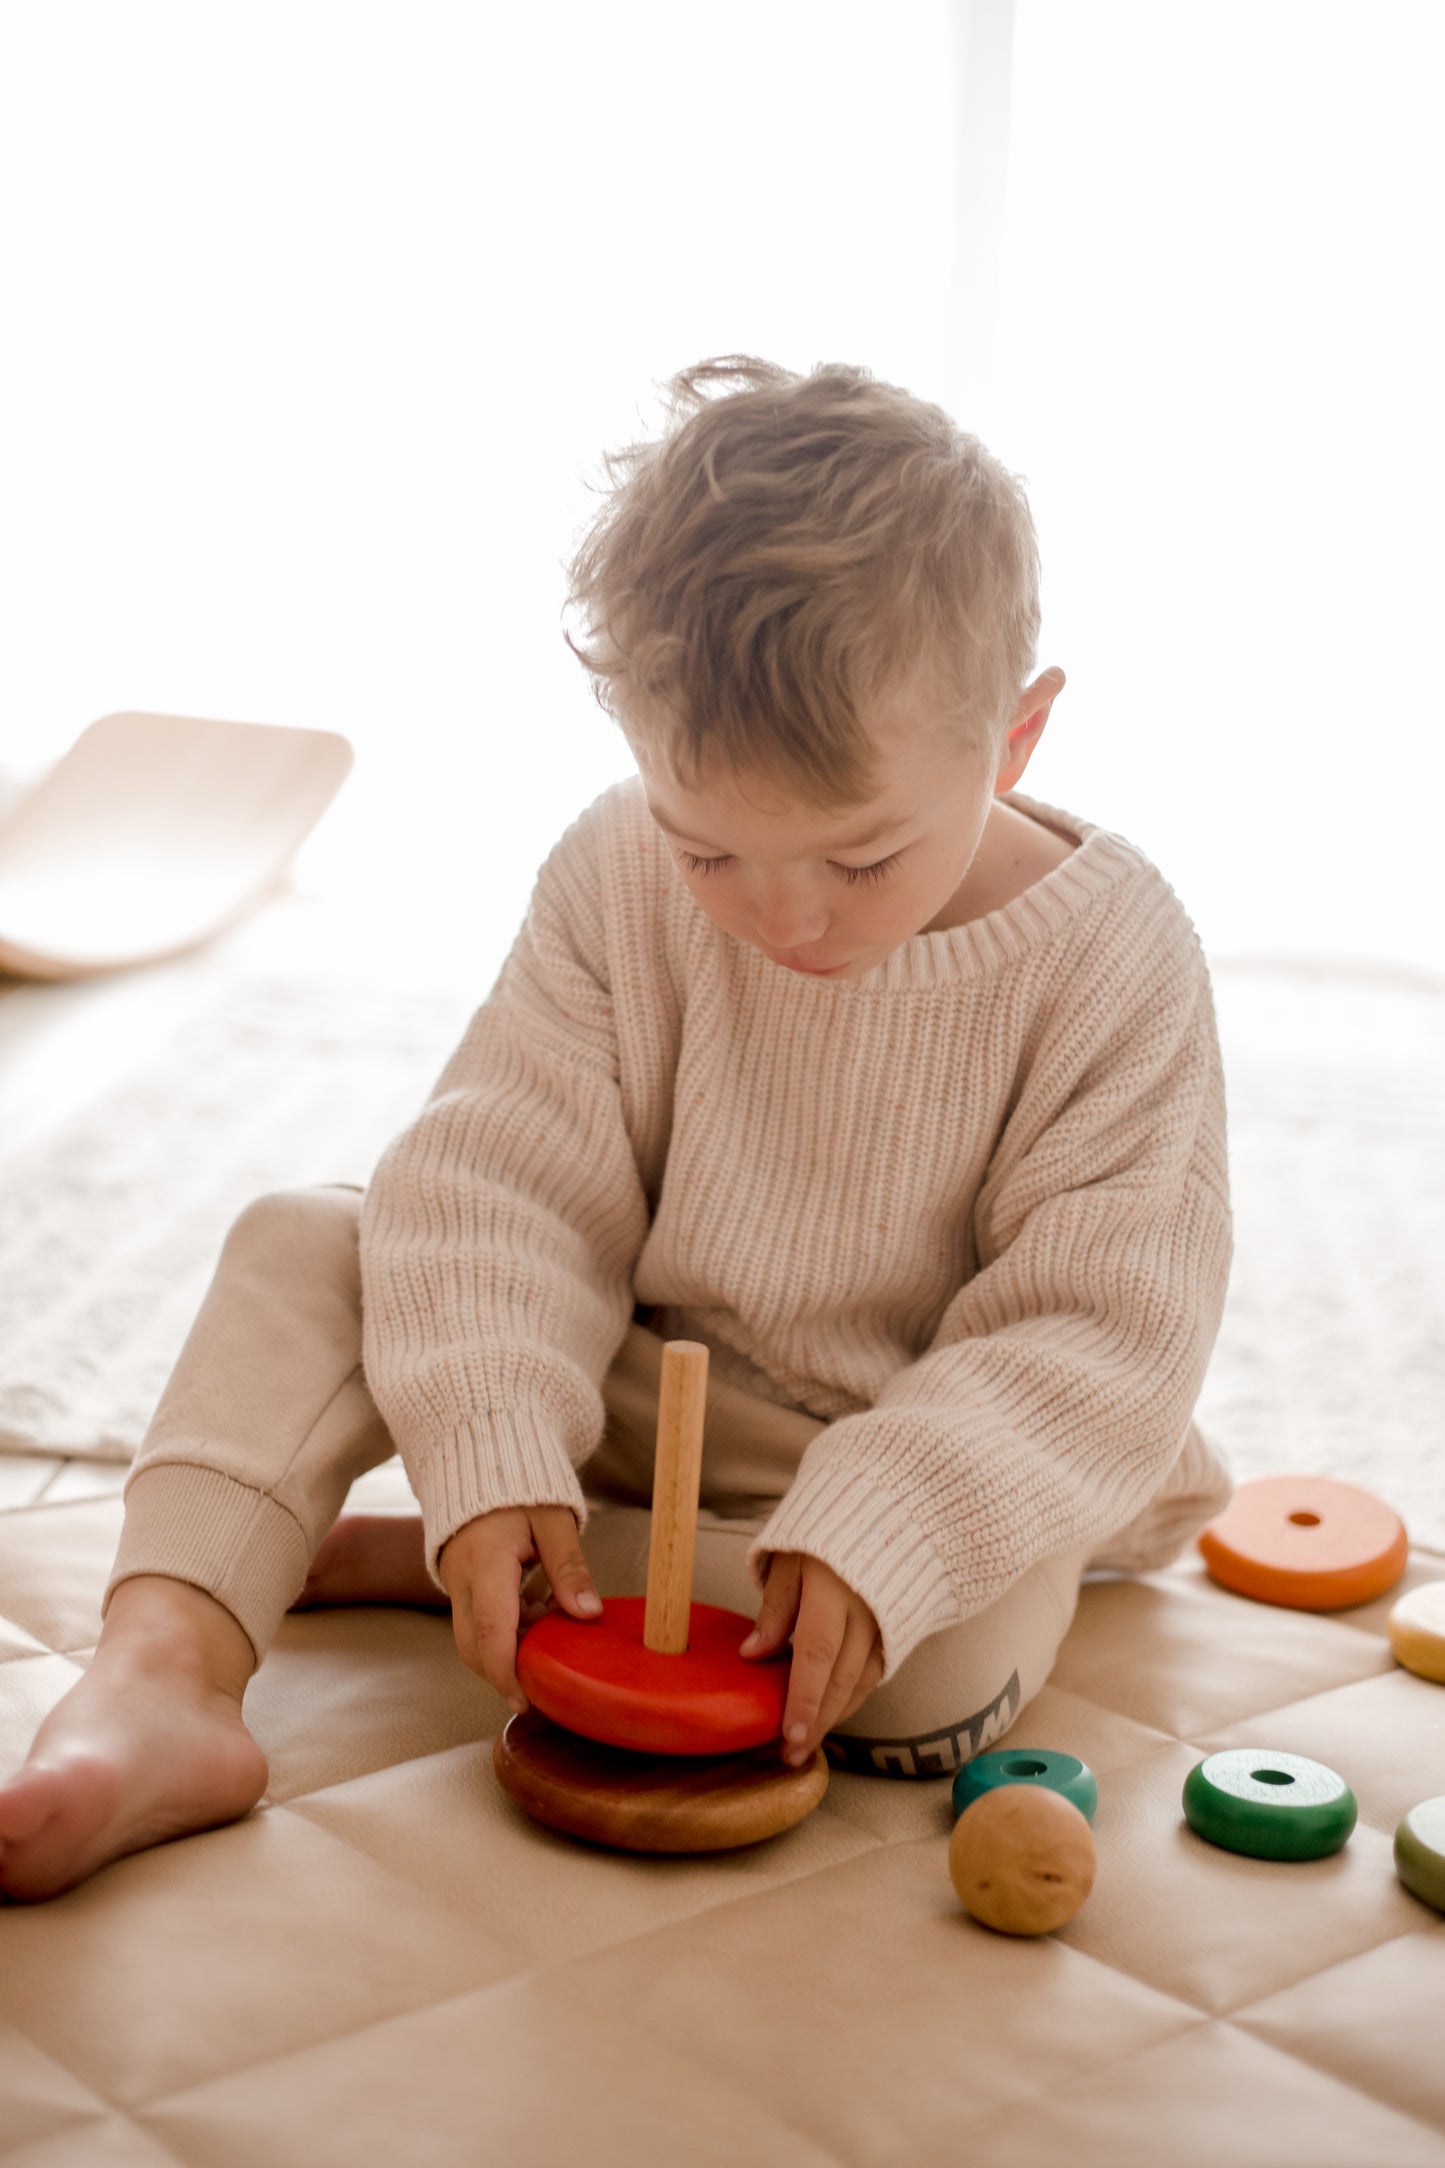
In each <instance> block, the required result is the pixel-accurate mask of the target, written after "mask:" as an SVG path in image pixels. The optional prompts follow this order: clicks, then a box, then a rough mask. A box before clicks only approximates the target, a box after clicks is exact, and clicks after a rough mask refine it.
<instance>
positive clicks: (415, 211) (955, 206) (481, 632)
mask: <svg viewBox="0 0 1445 2168" xmlns="http://www.w3.org/2000/svg"><path fill="white" fill-rule="evenodd" d="M1010 26H1011V28H1010ZM989 54H991V55H992V56H993V57H992V60H991V61H990V63H989V64H990V65H991V66H995V67H996V66H997V63H998V60H999V56H1000V54H1001V55H1002V58H1003V62H1004V67H1003V75H1002V83H1003V89H1004V90H1005V91H1006V93H1007V95H1008V105H1007V109H1006V112H1005V111H1003V110H1002V109H1000V108H998V107H997V106H996V105H995V106H994V107H988V106H987V101H986V98H985V106H984V108H983V109H980V106H979V102H978V101H979V98H980V95H981V87H982V93H987V92H988V85H989V80H990V77H989V71H988V67H986V66H985V65H984V56H986V55H989ZM1010 54H1011V73H1010V70H1009V68H1008V65H1007V63H1008V59H1009V56H1010ZM970 56H972V57H970ZM1442 62H1445V10H1442V9H1441V8H1440V7H1438V6H1437V5H1435V4H1433V0H1420V4H1406V0H1393V4H1391V0H1371V4H1369V5H1355V4H1351V5H1324V4H1321V0H1227V4H1226V0H1211V4H1208V5H1200V4H1193V0H1191V4H1184V0H1173V4H1169V5H1159V4H1157V0H1149V4H1128V5H1124V4H1119V0H1089V4H1088V5H1078V4H1077V0H1018V5H1017V6H1016V8H1014V9H1012V10H1010V9H1009V8H1007V7H1006V6H1000V5H998V4H996V0H982V4H981V5H979V6H977V7H975V8H973V9H970V8H968V7H967V6H965V5H961V4H960V5H950V4H948V0H910V4H909V5H907V6H896V7H884V6H882V5H879V4H876V0H875V4H859V0H826V4H821V0H764V4H755V0H734V4H733V5H731V6H730V7H729V8H727V9H726V10H723V11H718V10H705V11H704V10H691V9H679V8H677V7H675V6H673V5H662V4H650V0H649V4H642V0H611V4H610V5H607V6H601V7H599V6H597V5H581V4H575V5H574V4H560V0H552V4H550V5H545V6H538V7H534V8H529V9H512V8H508V9H505V10H504V9H502V8H499V7H498V8H494V7H492V6H488V5H480V4H473V5H460V4H456V0H404V4H402V0H385V4H376V0H370V4H368V0H347V4H346V5H344V6H343V5H340V4H331V0H327V4H320V0H285V4H278V0H251V4H249V5H247V6H246V7H245V8H230V7H221V6H219V5H213V4H204V0H165V4H162V0H104V4H102V0H43V4H41V0H0V314H3V332H4V336H3V341H0V620H3V637H0V767H8V768H10V769H12V770H19V771H22V772H27V773H35V774H38V773H39V772H41V771H42V770H43V769H44V768H45V767H46V766H48V765H49V764H50V763H51V762H53V761H54V760H56V759H58V758H59V757H60V755H61V754H62V753H63V752H64V751H65V749H66V748H67V747H68V746H69V745H70V744H71V742H72V741H73V740H74V738H75V737H76V736H77V735H78V734H79V733H80V731H81V730H82V729H83V728H84V727H85V726H86V724H87V723H89V722H91V721H92V720H94V719H95V718H96V717H98V716H101V715H104V714H108V713H110V712H112V711H114V710H117V709H124V708H141V709H154V710H160V711H162V712H166V713H178V714H187V713H189V714H196V715H206V716H217V717H222V718H226V719H230V720H239V721H253V722H267V723H288V724H298V725H313V726H319V727H322V728H326V729H332V730H340V731H343V732H344V733H345V734H346V735H347V737H348V738H349V739H350V740H351V742H352V744H353V745H354V747H355V749H356V755H357V759H356V767H355V769H354V771H353V774H352V776H351V778H350V779H349V780H348V782H347V784H346V785H345V787H344V789H343V791H342V793H341V796H340V797H339V798H338V799H337V801H336V803H335V805H334V806H333V808H332V810H331V811H330V813H328V815H327V816H326V818H325V820H324V821H323V823H322V825H321V827H320V828H319V829H318V830H317V831H316V833H315V835H314V836H313V838H312V839H311V841H310V842H309V843H308V844H307V845H306V846H305V849H304V851H303V853H302V858H301V861H300V864H299V866H298V873H299V874H301V875H303V876H304V878H305V879H306V880H307V881H308V882H311V883H314V884H316V885H318V886H319V887H321V888H323V889H324V890H326V891H327V892H329V893H335V894H337V895H338V896H352V897H354V898H355V899H356V903H357V908H358V909H361V908H363V907H364V908H365V909H367V910H368V911H369V912H371V913H372V914H373V915H374V917H375V918H376V921H377V923H378V924H381V925H385V926H386V927H387V928H388V929H390V932H391V934H392V935H393V936H394V939H395V942H396V944H397V953H398V954H399V955H404V954H405V953H406V951H407V948H408V946H409V945H414V944H418V943H420V944H425V943H426V942H427V941H428V939H430V938H433V937H434V936H435V935H436V929H438V928H440V927H443V926H445V927H447V928H449V929H451V930H452V932H451V938H452V940H453V942H454V944H456V943H457V937H458V936H459V948H460V955H461V959H462V960H461V963H460V966H459V968H462V969H464V970H465V971H466V972H467V973H468V975H469V976H472V977H474V978H475V980H476V984H477V990H478V997H480V994H481V992H484V991H485V988H486V985H487V984H489V983H490V978H491V976H492V974H493V973H494V971H495V968H496V965H497V964H498V963H499V962H500V960H501V957H502V955H503V954H504V953H505V951H506V948H507V946H508V945H509V943H510V940H511V938H512V936H513V934H514V932H515V929H516V926H517V924H518V922H519V920H520V917H521V914H522V912H523V910H524V909H525V906H526V900H527V895H528V893H529V890H530V885H531V881H532V878H533V875H534V873H535V870H536V867H537V864H538V863H539V861H540V859H541V858H542V857H543V856H544V855H545V853H546V851H547V849H548V848H549V847H550V845H551V843H552V842H553V841H554V840H555V838H556V836H557V835H558V834H559V833H560V832H561V830H562V828H563V827H565V826H566V825H567V823H568V822H569V821H570V820H571V819H572V818H573V817H574V816H575V814H576V813H577V812H579V811H580V810H581V809H582V807H583V806H585V805H586V804H587V803H588V802H589V801H590V800H591V799H592V798H593V797H594V796H595V795H596V794H597V792H598V791H600V790H601V789H603V788H604V787H605V786H606V785H607V784H608V783H610V782H612V781H613V780H615V779H616V778H617V777H618V776H621V775H624V774H626V773H628V772H630V761H629V758H628V755H627V750H626V747H625V744H624V743H623V741H622V739H621V738H620V736H619V735H618V734H617V732H616V730H615V728H614V726H613V725H612V724H611V723H610V721H609V720H608V719H607V717H606V716H605V715H604V714H603V713H602V712H601V711H600V709H598V708H597V707H596V706H595V704H594V703H593V700H592V697H591V694H590V690H589V688H588V685H587V682H586V679H585V675H584V673H583V671H582V669H581V666H580V664H578V663H577V662H576V661H575V659H574V658H573V657H572V656H571V654H570V653H569V652H568V650H567V649H566V647H565V645H564V644H563V640H562V628H563V623H564V619H563V617H562V614H561V612H562V603H563V596H564V576H563V563H564V560H565V558H566V557H567V556H568V555H569V553H570V551H571V549H572V548H573V547H574V546H575V543H576V540H577V539H578V537H579V535H580V532H581V529H582V527H583V525H584V524H585V523H586V521H587V520H588V518H589V517H590V516H591V513H592V510H593V508H594V506H595V504H596V502H597V501H598V500H597V499H596V497H595V496H593V495H591V494H589V491H588V487H587V484H588V483H589V482H591V483H594V484H595V483H598V482H600V480H601V478H602V477H601V467H600V454H601V452H602V450H603V448H604V447H605V446H608V445H616V444H618V443H621V442H623V441H625V440H627V439H628V438H630V437H632V436H634V435H636V434H638V433H639V432H640V431H643V430H646V431H648V432H649V433H650V432H651V431H652V429H653V428H654V427H655V424H656V421H657V417H658V403H657V399H656V387H657V386H658V385H659V384H660V383H661V382H662V380H663V379H665V378H666V377H667V376H668V375H669V374H671V372H672V371H674V370H675V369H678V368H680V367H682V366H684V365H686V364H687V363H689V362H691V361H695V360H698V359H700V358H702V357H704V356H706V355H710V354H718V353H729V352H735V351H751V352H755V353H759V354H763V355H766V356H768V357H770V358H772V359H774V360H778V361H781V362H783V363H785V364H786V365H787V366H789V367H792V368H795V369H799V370H806V369H808V368H810V367H812V366H813V365H814V364H815V363H817V362H819V361H824V360H848V361H853V362H859V363H862V364H863V365H865V366H866V367H868V368H870V369H871V370H873V371H874V373H875V374H877V375H879V376H881V377H885V378H889V379H891V380H893V381H895V382H898V383H902V384H905V385H907V386H908V387H909V388H910V389H911V390H913V391H915V392H917V393H918V394H919V395H920V396H922V397H925V398H929V399H934V400H937V401H938V402H939V403H941V404H943V405H944V406H946V407H947V408H948V409H949V411H950V412H952V413H953V414H954V415H955V416H956V417H957V418H958V419H959V420H960V421H961V422H962V423H963V425H964V426H965V427H967V428H969V429H972V430H974V431H975V432H976V433H978V434H979V435H981V436H982V437H983V438H984V440H985V442H987V443H988V444H989V445H990V447H991V448H992V449H993V450H994V451H995V452H996V453H997V454H998V455H999V457H1000V458H1002V459H1003V460H1004V461H1005V463H1006V464H1007V465H1008V466H1009V467H1010V468H1011V469H1012V470H1013V471H1014V472H1016V473H1018V474H1019V475H1021V477H1022V478H1023V480H1024V483H1025V486H1026V488H1027V491H1028V494H1029V497H1030V501H1031V504H1032V507H1033V511H1034V517H1035V521H1036V524H1037V526H1038V530H1039V535H1040V542H1041V550H1042V556H1043V566H1044V630H1043V638H1042V643H1041V649H1040V657H1039V666H1040V667H1043V666H1044V665H1046V664H1049V663H1055V662H1056V663H1059V664H1060V665H1062V667H1063V668H1064V669H1065V670H1066V671H1067V672H1068V677H1069V683H1068V687H1067V689H1066V691H1065V693H1064V694H1063V695H1062V697H1061V698H1060V700H1059V701H1058V703H1057V705H1056V707H1055V710H1054V716H1053V720H1052V722H1051V724H1050V727H1049V731H1048V733H1047V736H1046V738H1045V740H1044V743H1043V746H1042V749H1041V751H1040V752H1039V753H1038V754H1037V755H1036V756H1035V759H1034V762H1033V764H1032V766H1031V767H1030V769H1029V771H1028V774H1027V776H1026V778H1025V780H1024V784H1023V788H1024V789H1025V790H1026V791H1027V792H1028V793H1029V794H1030V795H1032V796H1035V797H1038V798H1042V799H1044V800H1045V801H1047V802H1049V803H1052V804H1057V805H1061V806H1064V807H1067V808H1069V809H1070V810H1072V811H1075V812H1078V813H1081V814H1083V815H1084V816H1085V817H1087V818H1088V819H1090V820H1094V821H1098V822H1100V823H1102V824H1103V825H1104V826H1106V827H1109V828H1113V829H1115V830H1118V831H1119V832H1121V833H1123V834H1124V835H1126V836H1128V837H1129V838H1130V839H1131V840H1133V841H1134V842H1136V843H1138V844H1139V845H1140V846H1141V848H1143V849H1144V850H1146V851H1147V852H1148V853H1149V855H1150V856H1151V857H1152V858H1153V859H1154V860H1155V862H1156V863H1157V864H1159V865H1160V866H1161V867H1162V868H1163V870H1164V871H1165V873H1166V874H1167V876H1168V878H1169V879H1170V881H1171V882H1172V884H1173V885H1174V887H1175V888H1176V890H1177V891H1178V893H1179V894H1180V895H1181V897H1182V898H1183V899H1184V901H1185V903H1186V905H1187V907H1188V909H1189V911H1190V913H1191V916H1192V917H1193V918H1194V920H1195V923H1196V925H1197V926H1198V927H1199V929H1200V932H1201V936H1202V937H1203V939H1204V941H1205V944H1206V947H1207V948H1209V949H1210V951H1211V952H1212V953H1215V954H1220V955H1223V954H1236V953H1242V952H1248V953H1252V954H1253V953H1263V954H1277V953H1280V952H1290V953H1296V954H1309V955H1318V956H1330V957H1334V958H1358V959H1362V960H1365V961H1367V962H1372V963H1374V964H1386V965H1389V964H1395V965H1399V966H1401V967H1405V968H1407V969H1410V968H1413V969H1414V970H1417V971H1418V970H1421V969H1424V970H1429V971H1432V972H1437V973H1438V972H1445V910H1442V908H1441V905H1440V900H1439V877H1438V871H1437V869H1438V865H1439V858H1440V853H1439V849H1438V846H1437V843H1436V827H1437V822H1438V819H1439V797H1440V785H1441V782H1442V777H1445V756H1442V751H1441V721H1442V716H1441V706H1442V703H1441V697H1440V692H1439V681H1438V667H1437V662H1436V656H1437V652H1438V626H1439V597H1440V594H1441V589H1442V579H1441V574H1442V569H1445V566H1442V551H1441V545H1440V540H1439V509H1438V507H1439V500H1440V496H1441V482H1442V467H1445V460H1442V425H1441V420H1440V404H1441V401H1440V385H1441V382H1442V380H1445V357H1442V352H1441V333H1440V322H1441V316H1442V311H1441V307H1440V300H1441V296H1440V291H1439V287H1440V279H1439V271H1438V242H1439V228H1440V209H1441V204H1442V200H1445V187H1442V180H1445V174H1442V166H1445V156H1442V149H1441V142H1442V131H1441V129H1440V126H1439V120H1438V95H1439V84H1440V80H1441V73H1442ZM990 114H991V116H992V117H991V118H990V117H989V116H990ZM1005 155H1006V163H1005V164H1000V163H999V159H1000V157H1003V156H1005ZM568 622H569V623H570V621H568ZM573 629H574V631H575V630H576V628H575V627H574V628H573Z"/></svg>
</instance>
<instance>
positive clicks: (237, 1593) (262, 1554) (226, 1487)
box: [100, 1460, 311, 1664]
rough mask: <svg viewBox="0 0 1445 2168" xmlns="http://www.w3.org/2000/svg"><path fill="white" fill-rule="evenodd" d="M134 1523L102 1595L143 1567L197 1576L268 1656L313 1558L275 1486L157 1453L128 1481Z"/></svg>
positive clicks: (125, 1528) (126, 1529)
mask: <svg viewBox="0 0 1445 2168" xmlns="http://www.w3.org/2000/svg"><path fill="white" fill-rule="evenodd" d="M124 1497H125V1521H124V1523H123V1525H122V1528H121V1532H120V1542H119V1544H118V1546H117V1548H116V1554H115V1564H114V1565H113V1566H112V1568H111V1573H110V1579H109V1580H108V1581H107V1582H106V1585H105V1593H104V1595H103V1596H102V1598H101V1603H100V1615H101V1617H102V1619H104V1617H105V1613H106V1610H107V1607H108V1606H109V1603H110V1599H111V1594H112V1591H113V1590H114V1589H115V1588H116V1587H117V1586H118V1584H119V1583H120V1582H122V1581H126V1580H129V1579H130V1578H131V1577H132V1576H133V1575H135V1574H138V1573H163V1574H166V1575H168V1576H169V1577H170V1579H172V1580H175V1581H189V1582H190V1583H191V1585H192V1587H194V1588H200V1589H204V1590H205V1592H206V1594H207V1595H208V1596H214V1597H215V1599H216V1601H217V1603H220V1604H224V1605H225V1607H226V1609H227V1610H228V1611H229V1612H230V1614H231V1616H232V1617H233V1618H234V1619H235V1621H236V1623H237V1624H238V1625H239V1626H240V1627H241V1629H242V1631H243V1632H244V1633H245V1634H246V1635H247V1636H248V1638H249V1640H250V1642H251V1646H252V1648H253V1649H254V1650H255V1652H256V1661H257V1663H258V1664H259V1663H260V1661H261V1659H262V1657H263V1656H264V1655H265V1654H266V1651H267V1649H268V1648H269V1647H270V1646H271V1643H272V1642H273V1641H274V1640H275V1638H276V1633H277V1630H278V1628H279V1627H280V1624H281V1621H282V1619H283V1618H284V1617H285V1616H286V1613H287V1611H288V1610H289V1609H290V1608H291V1605H292V1604H293V1603H294V1602H295V1600H296V1598H297V1597H298V1596H299V1595H300V1593H301V1589H302V1585H303V1583H304V1582H305V1579H306V1574H307V1570H308V1568H309V1567H310V1564H311V1552H310V1546H309V1545H308V1543H307V1539H306V1533H305V1530H304V1529H303V1528H302V1526H301V1524H300V1522H299V1521H298V1520H297V1519H296V1517H295V1515H294V1514H293V1513H289V1512H288V1511H287V1510H286V1508H285V1506H283V1505H279V1504H278V1503H277V1501H276V1500H275V1499H274V1498H273V1497H271V1496H270V1494H269V1493H268V1492H266V1491H260V1490H256V1489H254V1488H253V1487H252V1486H251V1485H250V1484H248V1483H239V1482H237V1480H236V1478H235V1477H234V1476H229V1475H225V1474H223V1473H222V1472H221V1470H220V1469H218V1468H202V1467H199V1466H198V1465H197V1464H196V1463H195V1462H194V1461H171V1460H163V1461H153V1462H149V1463H147V1464H146V1466H144V1467H142V1468H137V1469H135V1470H134V1471H133V1473H132V1475H131V1477H130V1479H129V1481H128V1482H127V1484H126V1487H125V1493H124Z"/></svg>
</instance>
